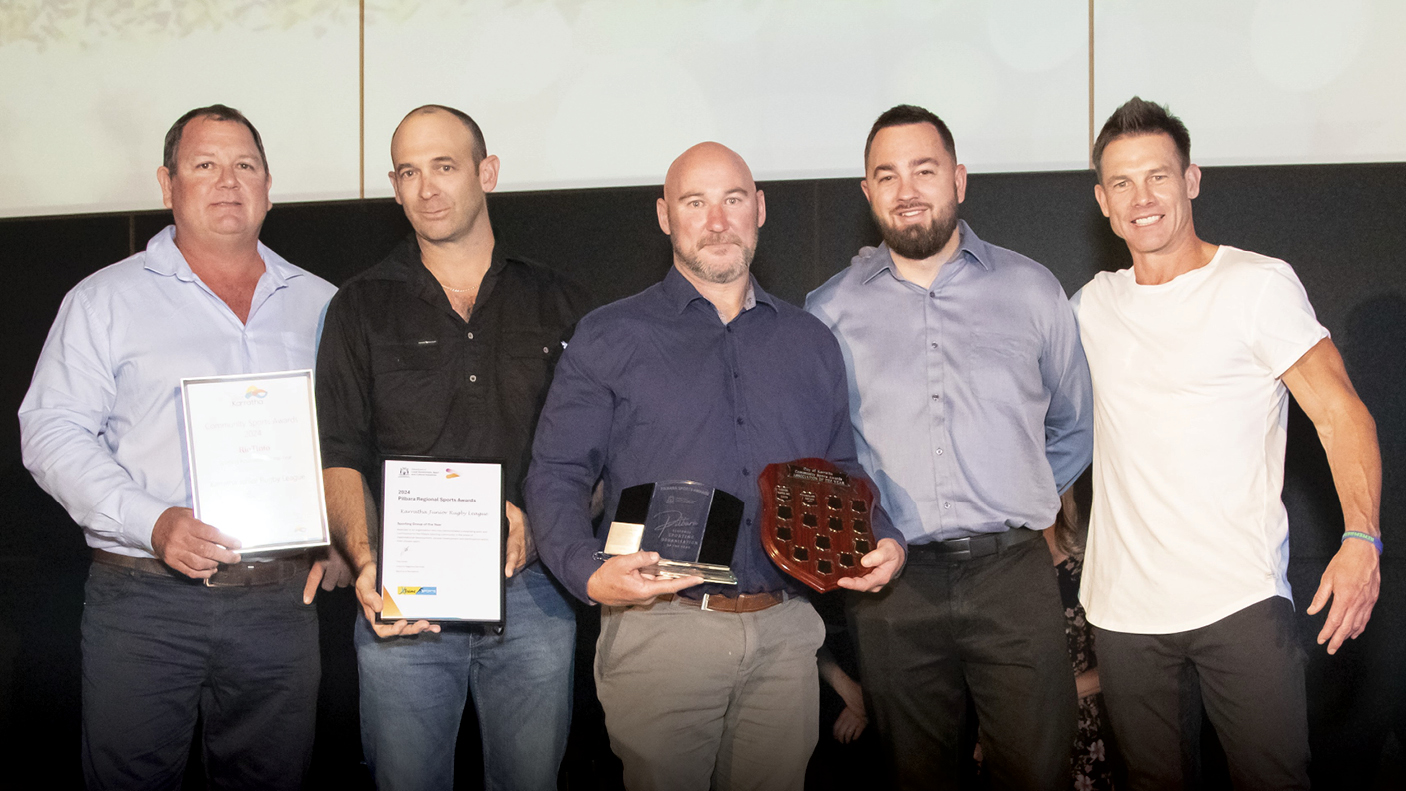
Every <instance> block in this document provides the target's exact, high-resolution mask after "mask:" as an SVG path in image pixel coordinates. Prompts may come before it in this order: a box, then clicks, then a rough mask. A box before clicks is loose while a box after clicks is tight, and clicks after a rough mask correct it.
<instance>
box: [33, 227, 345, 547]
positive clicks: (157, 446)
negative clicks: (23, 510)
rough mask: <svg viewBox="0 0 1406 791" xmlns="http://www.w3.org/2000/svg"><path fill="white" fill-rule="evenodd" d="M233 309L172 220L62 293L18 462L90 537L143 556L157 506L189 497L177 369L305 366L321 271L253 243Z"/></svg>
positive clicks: (200, 372)
mask: <svg viewBox="0 0 1406 791" xmlns="http://www.w3.org/2000/svg"><path fill="white" fill-rule="evenodd" d="M259 256H260V257H261V258H263V260H264V273H263V275H262V276H260V278H259V282H258V285H257V286H256V287H255V289H254V297H253V300H252V301H251V303H250V306H249V318H248V320H247V321H246V322H243V323H241V322H240V320H239V317H238V316H236V315H235V314H234V311H232V310H230V308H229V306H228V305H226V304H225V303H224V301H223V300H221V299H220V298H219V297H218V296H216V295H215V292H213V291H211V290H210V288H209V287H208V286H207V285H205V283H203V282H201V280H200V278H198V277H196V275H195V273H194V272H192V271H191V269H190V265H189V264H188V263H186V260H185V256H183V255H181V251H180V250H179V249H178V248H177V247H176V243H175V228H174V226H167V227H166V229H165V230H163V231H161V232H160V233H158V234H157V235H156V236H154V237H152V239H151V241H150V242H148V243H147V247H146V250H145V251H143V252H140V253H137V254H136V255H134V256H132V257H131V258H128V259H126V260H124V261H121V262H118V263H116V264H113V265H112V266H109V267H107V268H105V269H102V270H100V271H98V272H96V273H95V274H93V275H90V276H89V277H87V278H86V279H84V280H83V281H82V282H81V283H79V284H78V285H77V286H74V288H73V290H72V291H70V292H68V295H67V296H66V297H64V300H63V304H62V305H61V306H60V307H59V314H58V318H56V319H55V320H54V326H53V328H52V329H50V330H49V338H48V340H47V341H45V343H44V350H43V351H42V352H41V353H40V355H39V364H38V366H36V367H35V370H34V380H33V382H32V383H31V384H30V386H29V392H28V393H27V394H26V395H25V398H24V403H23V404H21V405H20V412H19V417H20V435H21V445H22V449H23V454H24V464H25V467H27V468H29V471H30V472H31V473H33V474H34V479H35V480H36V481H38V482H39V485H40V486H41V487H43V488H44V490H45V491H46V492H48V493H49V494H51V495H53V497H54V499H55V500H58V501H59V503H60V504H61V505H63V507H64V508H66V509H67V510H68V513H69V515H70V516H72V517H73V519H74V521H76V522H77V523H78V524H80V525H82V526H83V529H84V532H85V533H86V534H87V540H88V545H89V546H91V547H95V548H98V549H105V550H108V551H109V552H116V553H119V554H123V555H132V556H138V557H150V556H151V555H152V547H151V529H152V526H153V525H155V524H156V519H157V517H159V516H160V515H161V513H162V512H163V511H165V510H166V509H167V508H170V507H172V506H184V507H190V505H191V492H190V485H189V483H188V476H187V475H186V459H185V451H184V447H183V442H182V434H183V431H182V426H181V416H180V409H179V400H180V385H181V379H182V378H183V377H197V376H219V375H226V374H250V373H260V372H265V371H283V370H291V369H300V368H311V367H312V364H313V338H314V332H315V330H316V327H317V318H318V315H319V314H320V313H321V311H322V307H323V305H325V304H326V303H327V300H328V299H329V298H330V297H331V296H332V293H333V292H334V291H335V290H336V289H334V288H333V287H332V285H331V284H330V283H328V282H327V281H325V280H323V279H322V278H320V277H317V276H316V275H313V274H311V273H309V272H305V271H304V270H302V269H299V268H298V267H296V266H293V265H292V264H290V263H288V262H287V261H285V260H283V258H281V257H280V256H279V255H278V254H277V253H274V252H273V251H272V250H270V249H268V248H267V247H265V246H263V245H262V244H260V245H259Z"/></svg>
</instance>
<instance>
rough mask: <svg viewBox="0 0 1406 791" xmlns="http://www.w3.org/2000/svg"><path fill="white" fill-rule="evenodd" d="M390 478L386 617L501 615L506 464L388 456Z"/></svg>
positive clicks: (384, 557) (383, 581)
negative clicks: (391, 457) (389, 457)
mask: <svg viewBox="0 0 1406 791" xmlns="http://www.w3.org/2000/svg"><path fill="white" fill-rule="evenodd" d="M382 482H383V483H382V487H383V488H382V496H381V512H382V519H381V542H380V557H379V559H378V562H377V570H378V574H379V576H380V580H379V584H378V585H377V588H378V589H379V592H380V595H381V600H382V609H381V612H380V614H379V616H378V618H379V620H380V621H381V622H382V623H386V622H390V621H397V620H401V619H404V620H408V621H414V620H417V619H424V620H430V621H470V622H477V623H499V622H501V621H502V620H503V615H504V606H505V605H504V597H503V589H504V575H503V565H504V552H505V550H504V540H503V539H504V536H503V517H504V513H503V508H504V504H503V467H502V465H501V464H498V463H493V462H462V461H451V460H445V459H410V458H402V459H386V460H385V465H384V468H383V470H382Z"/></svg>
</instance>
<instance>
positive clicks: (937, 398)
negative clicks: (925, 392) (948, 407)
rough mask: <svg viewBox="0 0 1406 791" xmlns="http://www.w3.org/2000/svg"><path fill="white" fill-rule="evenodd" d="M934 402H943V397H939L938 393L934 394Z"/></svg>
mask: <svg viewBox="0 0 1406 791" xmlns="http://www.w3.org/2000/svg"><path fill="white" fill-rule="evenodd" d="M932 400H934V401H941V400H942V396H940V395H938V394H937V393H933V394H932Z"/></svg>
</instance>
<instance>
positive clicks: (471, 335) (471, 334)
mask: <svg viewBox="0 0 1406 791" xmlns="http://www.w3.org/2000/svg"><path fill="white" fill-rule="evenodd" d="M468 338H469V340H473V339H474V334H473V333H472V332H471V333H469V335H468Z"/></svg>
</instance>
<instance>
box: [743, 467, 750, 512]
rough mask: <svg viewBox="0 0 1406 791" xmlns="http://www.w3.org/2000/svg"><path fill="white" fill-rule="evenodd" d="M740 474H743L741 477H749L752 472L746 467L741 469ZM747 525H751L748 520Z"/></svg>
mask: <svg viewBox="0 0 1406 791" xmlns="http://www.w3.org/2000/svg"><path fill="white" fill-rule="evenodd" d="M742 474H743V475H751V474H752V471H751V470H749V469H747V468H746V467H743V468H742ZM748 524H751V521H750V520H749V521H748Z"/></svg>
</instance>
